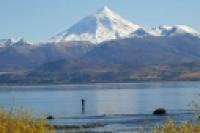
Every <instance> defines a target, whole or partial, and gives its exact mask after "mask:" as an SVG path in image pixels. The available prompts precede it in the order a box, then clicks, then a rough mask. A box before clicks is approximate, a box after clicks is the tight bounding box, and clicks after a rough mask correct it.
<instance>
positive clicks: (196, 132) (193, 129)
mask: <svg viewBox="0 0 200 133" xmlns="http://www.w3.org/2000/svg"><path fill="white" fill-rule="evenodd" d="M152 133H200V123H198V124H195V125H194V124H192V123H190V122H183V123H181V124H180V125H178V126H177V125H176V124H175V123H174V122H173V121H168V122H167V123H165V124H164V125H163V126H162V127H156V128H154V129H153V130H152Z"/></svg>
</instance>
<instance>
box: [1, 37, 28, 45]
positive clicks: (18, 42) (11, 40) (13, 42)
mask: <svg viewBox="0 0 200 133" xmlns="http://www.w3.org/2000/svg"><path fill="white" fill-rule="evenodd" d="M25 44H32V43H31V42H29V41H27V40H25V39H23V38H9V39H0V47H6V46H13V45H18V46H19V45H25Z"/></svg>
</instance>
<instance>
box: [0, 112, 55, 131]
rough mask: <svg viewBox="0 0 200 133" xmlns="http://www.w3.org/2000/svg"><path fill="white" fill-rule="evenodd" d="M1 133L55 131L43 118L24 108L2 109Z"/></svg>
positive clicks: (0, 115) (0, 113) (0, 116)
mask: <svg viewBox="0 0 200 133" xmlns="http://www.w3.org/2000/svg"><path fill="white" fill-rule="evenodd" d="M0 133H55V131H54V130H53V129H52V128H51V127H50V126H49V125H48V123H47V122H46V121H45V120H43V119H36V118H34V117H33V116H32V115H30V114H28V113H27V112H25V111H22V110H15V111H11V112H7V111H4V110H1V111H0Z"/></svg>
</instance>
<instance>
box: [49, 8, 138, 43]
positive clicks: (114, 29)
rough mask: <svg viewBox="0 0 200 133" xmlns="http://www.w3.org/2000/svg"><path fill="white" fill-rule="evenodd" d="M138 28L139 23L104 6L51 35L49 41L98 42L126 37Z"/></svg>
mask: <svg viewBox="0 0 200 133" xmlns="http://www.w3.org/2000/svg"><path fill="white" fill-rule="evenodd" d="M139 28H140V26H139V25H136V24H133V23H131V22H129V21H127V20H125V19H123V18H122V17H121V16H120V15H118V14H117V13H115V12H113V11H112V10H110V9H109V8H108V7H106V6H105V7H103V8H101V9H100V10H98V11H97V12H96V14H93V15H90V16H87V17H85V18H83V19H82V20H80V21H79V22H78V23H76V24H75V25H73V26H72V27H71V28H69V29H68V30H66V31H64V32H62V33H60V34H58V35H56V36H54V37H52V38H51V40H50V41H51V42H68V41H89V42H92V43H100V42H103V41H108V40H113V39H119V38H124V37H127V36H129V35H130V33H132V32H134V31H136V30H138V29H139Z"/></svg>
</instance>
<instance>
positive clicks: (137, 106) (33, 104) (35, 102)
mask: <svg viewBox="0 0 200 133" xmlns="http://www.w3.org/2000/svg"><path fill="white" fill-rule="evenodd" d="M199 93H200V82H163V83H161V82H158V83H153V82H152V83H116V84H115V83H112V84H83V85H45V86H1V87H0V106H3V107H4V108H6V109H10V108H12V107H22V108H24V109H26V110H29V111H32V112H34V113H35V114H40V115H54V116H57V117H63V116H64V117H71V116H82V114H81V99H82V98H83V99H85V100H86V112H85V115H84V116H97V115H104V114H105V115H111V114H151V113H152V111H153V110H155V109H156V108H160V107H162V108H166V109H167V110H168V111H169V112H182V111H187V110H190V109H191V107H190V106H189V104H190V103H191V102H192V101H193V100H194V101H196V102H197V103H198V102H200V101H199V96H198V94H199Z"/></svg>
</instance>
